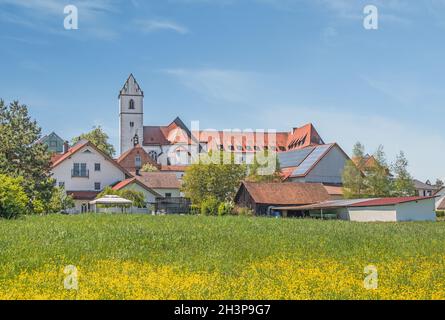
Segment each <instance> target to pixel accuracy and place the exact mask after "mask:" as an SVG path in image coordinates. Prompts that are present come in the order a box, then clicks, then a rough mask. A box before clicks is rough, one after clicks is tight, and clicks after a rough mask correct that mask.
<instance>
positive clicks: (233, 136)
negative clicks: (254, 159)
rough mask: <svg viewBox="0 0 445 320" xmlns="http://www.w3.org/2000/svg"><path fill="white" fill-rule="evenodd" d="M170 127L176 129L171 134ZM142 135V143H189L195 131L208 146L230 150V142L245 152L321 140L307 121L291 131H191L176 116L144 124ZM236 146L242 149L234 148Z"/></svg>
mask: <svg viewBox="0 0 445 320" xmlns="http://www.w3.org/2000/svg"><path fill="white" fill-rule="evenodd" d="M173 130H179V131H177V132H176V133H175V134H173V133H174V132H173ZM143 135H144V137H143V144H144V145H170V144H179V143H184V144H192V142H193V141H195V140H197V139H195V138H198V135H199V142H202V143H207V144H208V150H219V147H220V146H221V145H223V146H224V149H225V151H230V146H234V147H235V150H234V151H239V152H246V153H249V152H255V150H254V147H255V146H260V147H262V146H276V147H277V149H278V150H279V151H286V150H293V149H299V148H303V147H307V146H310V145H319V144H324V142H323V140H322V139H321V137H320V135H319V134H318V132H317V131H316V130H315V128H314V126H313V125H312V124H311V123H309V124H307V125H304V126H302V127H300V128H294V129H293V131H292V132H275V133H269V132H264V133H255V132H252V134H248V133H247V132H231V131H210V130H202V131H199V132H193V133H191V132H190V131H189V129H188V128H187V127H186V126H185V124H184V123H183V122H182V121H181V119H179V118H176V119H175V120H174V121H173V122H172V123H170V124H169V125H168V126H146V127H144V134H143ZM238 146H241V147H242V149H241V150H238V149H237V147H238Z"/></svg>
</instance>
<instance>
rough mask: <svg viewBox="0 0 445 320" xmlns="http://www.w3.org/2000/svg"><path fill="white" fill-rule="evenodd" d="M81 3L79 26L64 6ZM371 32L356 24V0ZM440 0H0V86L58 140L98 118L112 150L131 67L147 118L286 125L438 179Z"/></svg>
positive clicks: (444, 80)
mask: <svg viewBox="0 0 445 320" xmlns="http://www.w3.org/2000/svg"><path fill="white" fill-rule="evenodd" d="M67 4H74V5H76V6H77V7H78V9H79V30H65V29H64V28H63V20H64V18H65V15H64V14H63V8H64V6H65V5H67ZM367 4H373V5H376V6H377V8H378V9H379V29H378V30H365V29H364V28H363V17H364V14H363V8H364V6H365V5H367ZM444 13H445V0H422V1H421V0H416V1H414V0H404V1H402V0H380V1H378V0H375V1H370V0H369V1H361V0H358V1H357V0H330V1H328V0H294V1H291V0H282V1H280V0H275V1H274V0H237V1H236V0H162V1H160V0H156V1H154V0H152V1H142V0H133V1H129V0H109V1H106V0H96V1H86V0H85V1H75V0H71V1H63V0H34V1H31V0H0V40H1V44H2V46H1V50H0V70H1V71H2V72H1V73H2V77H1V78H0V97H1V98H3V99H4V100H5V101H7V102H9V101H11V100H14V99H18V100H19V101H20V102H23V103H26V104H27V105H28V106H29V108H30V112H31V114H32V116H33V117H35V118H36V119H37V120H38V122H39V124H40V125H41V126H42V127H43V129H44V132H46V133H47V132H51V131H56V132H57V133H58V134H59V135H61V136H62V137H64V138H65V139H70V138H71V137H72V136H74V135H77V134H79V133H81V132H84V131H87V130H89V129H90V128H91V127H92V126H94V125H102V126H103V127H104V129H105V130H106V131H107V133H108V134H109V135H110V137H111V139H112V142H113V143H114V144H115V146H116V147H118V145H117V141H118V99H117V96H118V92H119V90H120V89H121V87H122V85H123V83H124V81H125V80H126V78H127V77H128V75H129V74H130V73H131V72H132V73H133V74H134V75H135V77H136V79H137V80H138V82H139V84H140V85H141V86H142V88H143V90H144V93H145V124H146V125H163V124H168V123H169V122H170V121H171V120H173V118H174V117H176V116H180V117H181V118H182V119H183V120H184V121H185V122H186V123H187V124H190V121H193V120H199V121H200V123H201V128H202V129H206V128H215V129H226V128H241V129H246V128H253V129H256V128H265V129H277V130H285V131H286V130H290V128H292V127H295V126H301V125H303V124H305V123H308V122H312V123H313V124H314V125H315V127H316V128H317V130H318V131H319V133H320V134H321V136H322V137H323V138H324V139H325V141H326V142H338V143H339V144H340V145H341V146H342V147H343V149H345V151H347V152H348V153H350V151H351V149H352V146H353V144H354V143H355V142H356V141H361V142H362V143H364V144H365V146H366V147H367V150H368V151H369V152H373V151H374V150H375V149H376V148H377V146H378V145H379V144H383V145H384V146H385V151H386V152H387V156H388V158H389V160H393V159H394V157H395V155H396V154H397V153H398V151H399V150H403V151H405V153H406V155H407V157H408V159H409V161H410V170H411V172H412V173H413V175H414V176H415V177H417V178H419V179H422V180H425V179H427V178H428V179H435V178H437V177H440V178H445V166H444V165H443V163H444V160H443V159H444V158H445V130H444V119H445V109H444V103H445V90H444V89H445V73H444V72H443V71H444V70H445V59H444V57H445V41H444V35H445V20H444V19H443V14H444Z"/></svg>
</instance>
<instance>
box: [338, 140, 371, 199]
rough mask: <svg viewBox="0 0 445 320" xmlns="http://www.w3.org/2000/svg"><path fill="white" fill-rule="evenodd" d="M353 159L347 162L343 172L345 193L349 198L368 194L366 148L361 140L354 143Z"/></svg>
mask: <svg viewBox="0 0 445 320" xmlns="http://www.w3.org/2000/svg"><path fill="white" fill-rule="evenodd" d="M352 159H353V160H348V161H347V162H346V165H345V168H344V170H343V174H342V181H343V194H344V197H345V198H347V199H352V198H362V197H365V196H366V184H365V174H364V172H365V165H366V163H365V148H364V146H363V145H362V144H361V143H360V142H357V143H356V144H355V145H354V148H353V150H352Z"/></svg>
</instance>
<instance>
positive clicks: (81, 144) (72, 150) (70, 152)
mask: <svg viewBox="0 0 445 320" xmlns="http://www.w3.org/2000/svg"><path fill="white" fill-rule="evenodd" d="M86 146H89V147H91V148H93V149H94V150H96V151H97V152H99V153H100V154H101V155H102V156H103V157H104V158H105V159H107V160H108V161H110V162H111V163H112V164H113V165H114V166H115V167H117V168H118V169H119V170H121V171H122V172H124V173H125V174H126V175H128V176H131V174H130V172H128V171H127V170H126V169H125V168H123V167H122V166H121V165H119V163H117V162H116V160H114V159H113V158H111V157H110V156H109V155H108V154H106V153H105V152H103V151H101V150H99V149H98V148H97V147H96V146H95V145H94V144H92V143H91V142H89V141H88V140H81V141H79V142H78V143H76V144H75V145H74V146H72V147H71V148H70V149H69V150H68V151H67V152H66V153H64V154H62V155H61V157H58V159H57V160H56V161H55V162H53V163H52V165H51V168H52V169H53V168H55V167H57V166H58V165H59V164H61V163H62V162H63V161H65V160H66V159H69V158H70V157H71V156H72V155H74V154H75V153H76V152H78V151H79V150H81V149H82V148H83V147H86Z"/></svg>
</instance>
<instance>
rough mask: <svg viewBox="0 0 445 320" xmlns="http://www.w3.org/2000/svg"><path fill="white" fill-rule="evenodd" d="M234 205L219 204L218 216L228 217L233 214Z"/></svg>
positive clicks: (228, 203) (227, 203)
mask: <svg viewBox="0 0 445 320" xmlns="http://www.w3.org/2000/svg"><path fill="white" fill-rule="evenodd" d="M233 209H234V205H233V204H232V202H221V204H220V205H219V207H218V216H228V215H231V214H233Z"/></svg>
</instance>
